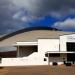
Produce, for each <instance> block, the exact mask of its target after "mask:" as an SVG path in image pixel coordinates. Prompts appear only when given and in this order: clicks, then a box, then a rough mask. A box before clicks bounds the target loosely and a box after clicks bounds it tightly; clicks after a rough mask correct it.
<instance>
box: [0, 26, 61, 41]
mask: <svg viewBox="0 0 75 75" xmlns="http://www.w3.org/2000/svg"><path fill="white" fill-rule="evenodd" d="M33 30H53V31H60V30H58V29H56V28H52V27H29V28H24V29H21V30H18V31H16V32H13V33H10V34H7V35H5V36H3V37H1V38H0V41H2V40H4V39H7V38H9V37H12V36H14V35H17V34H20V33H23V32H29V31H33Z"/></svg>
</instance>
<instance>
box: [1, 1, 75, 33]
mask: <svg viewBox="0 0 75 75" xmlns="http://www.w3.org/2000/svg"><path fill="white" fill-rule="evenodd" d="M22 9H25V10H26V11H27V13H28V14H27V15H26V14H22V13H21V14H19V15H18V16H17V18H16V17H15V18H16V19H15V18H13V17H14V15H17V13H19V12H25V10H22ZM73 13H75V0H0V34H1V33H9V32H12V31H15V30H18V29H21V28H23V27H26V26H27V21H30V20H31V19H33V20H34V19H36V18H38V17H41V16H46V15H47V14H49V15H51V16H55V17H61V16H63V15H68V14H73ZM19 16H22V17H19ZM36 16H37V17H36ZM35 17H36V18H35ZM19 18H21V19H19ZM26 18H27V19H26ZM22 20H24V21H25V22H24V21H22Z"/></svg>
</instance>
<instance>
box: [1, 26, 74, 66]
mask: <svg viewBox="0 0 75 75" xmlns="http://www.w3.org/2000/svg"><path fill="white" fill-rule="evenodd" d="M13 50H15V51H16V52H17V56H16V57H13V58H10V57H9V58H1V63H0V66H30V65H52V64H53V63H57V64H58V65H61V64H64V62H71V63H72V61H73V63H74V61H75V34H74V33H71V32H62V31H58V30H56V29H53V28H44V27H40V28H39V27H37V28H28V29H23V30H20V31H17V32H14V33H12V34H8V35H6V36H3V37H2V38H0V51H3V52H6V51H13Z"/></svg>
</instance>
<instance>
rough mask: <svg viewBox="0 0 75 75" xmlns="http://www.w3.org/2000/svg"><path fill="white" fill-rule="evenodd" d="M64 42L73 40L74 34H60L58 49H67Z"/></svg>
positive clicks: (74, 39) (74, 40)
mask: <svg viewBox="0 0 75 75" xmlns="http://www.w3.org/2000/svg"><path fill="white" fill-rule="evenodd" d="M66 42H75V34H71V35H63V36H60V51H67V48H66V47H67V46H66Z"/></svg>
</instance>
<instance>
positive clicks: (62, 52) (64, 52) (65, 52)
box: [46, 51, 75, 54]
mask: <svg viewBox="0 0 75 75" xmlns="http://www.w3.org/2000/svg"><path fill="white" fill-rule="evenodd" d="M46 53H53V54H56V53H60V54H68V53H75V52H74V51H54V52H53V51H47V52H46Z"/></svg>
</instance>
